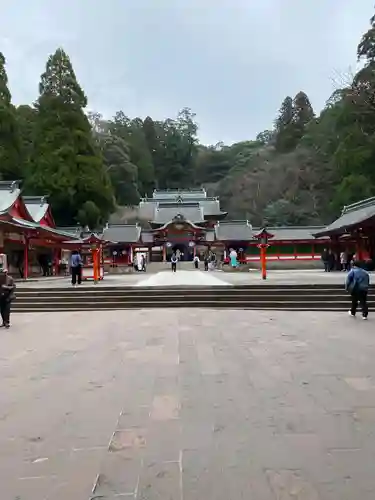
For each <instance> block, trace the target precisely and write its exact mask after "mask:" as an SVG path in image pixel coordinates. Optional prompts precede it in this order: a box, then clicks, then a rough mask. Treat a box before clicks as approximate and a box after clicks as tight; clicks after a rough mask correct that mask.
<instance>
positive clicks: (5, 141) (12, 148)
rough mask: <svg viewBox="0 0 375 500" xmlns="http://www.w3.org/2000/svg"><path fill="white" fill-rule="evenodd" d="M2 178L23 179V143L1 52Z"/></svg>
mask: <svg viewBox="0 0 375 500" xmlns="http://www.w3.org/2000/svg"><path fill="white" fill-rule="evenodd" d="M0 176H1V177H2V178H3V179H5V180H12V179H21V178H22V176H23V172H22V164H21V142H20V137H19V132H18V126H17V120H16V111H15V108H14V106H13V105H12V103H11V95H10V92H9V89H8V77H7V73H6V70H5V57H4V55H3V54H2V53H1V52H0Z"/></svg>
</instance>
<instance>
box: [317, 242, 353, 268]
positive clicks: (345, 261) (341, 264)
mask: <svg viewBox="0 0 375 500" xmlns="http://www.w3.org/2000/svg"><path fill="white" fill-rule="evenodd" d="M354 261H355V254H354V253H351V254H350V253H349V252H347V251H346V250H344V251H342V252H341V253H337V254H335V253H334V252H333V251H332V250H331V249H327V248H325V249H324V250H323V253H322V262H323V265H324V272H326V273H329V272H331V271H350V269H351V268H352V265H353V262H354Z"/></svg>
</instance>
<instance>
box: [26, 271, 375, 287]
mask: <svg viewBox="0 0 375 500" xmlns="http://www.w3.org/2000/svg"><path fill="white" fill-rule="evenodd" d="M171 274H172V272H171V270H170V268H169V267H168V268H167V269H166V270H165V271H160V272H158V273H147V274H145V273H131V274H106V275H105V278H104V280H103V281H101V282H100V283H98V284H97V285H94V283H93V282H92V281H88V282H83V284H82V287H93V286H96V287H109V286H139V284H140V282H142V281H143V282H147V281H149V280H150V282H151V286H155V285H152V283H155V276H162V278H157V279H156V281H158V280H159V279H160V281H162V282H163V281H165V280H169V278H164V276H166V277H168V276H170V275H171ZM201 274H204V275H205V276H207V279H210V280H211V279H212V280H211V281H215V282H216V280H220V281H224V282H225V283H227V284H232V285H264V286H267V285H280V284H283V285H288V284H289V285H298V284H307V285H311V284H342V285H343V284H344V281H345V273H340V272H333V273H325V272H323V271H320V270H297V269H294V270H272V271H270V272H269V273H268V275H267V280H265V281H264V280H262V279H261V276H260V272H259V271H256V270H253V271H250V272H225V271H209V272H204V271H200V270H198V271H195V270H193V269H192V270H191V271H187V270H179V271H177V273H176V275H175V279H174V281H175V282H178V281H181V280H182V281H185V282H187V284H192V283H193V282H195V283H197V284H199V282H200V281H202V280H200V279H195V278H196V277H197V276H200V275H201ZM187 275H188V278H186V276H187ZM370 275H371V281H372V283H375V280H374V273H370ZM179 276H180V277H179ZM185 284H186V283H185ZM203 284H204V285H205V286H206V285H207V283H203ZM216 284H217V283H216ZM17 286H18V287H28V288H39V287H41V286H43V287H47V288H56V287H59V288H60V287H62V288H67V287H71V282H70V278H55V279H47V280H43V279H39V280H30V281H27V282H19V283H17Z"/></svg>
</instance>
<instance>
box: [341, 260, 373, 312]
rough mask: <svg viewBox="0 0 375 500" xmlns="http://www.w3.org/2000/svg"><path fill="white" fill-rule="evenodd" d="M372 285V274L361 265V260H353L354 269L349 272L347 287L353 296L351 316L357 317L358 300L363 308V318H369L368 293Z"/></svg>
mask: <svg viewBox="0 0 375 500" xmlns="http://www.w3.org/2000/svg"><path fill="white" fill-rule="evenodd" d="M369 286H370V276H369V274H368V272H367V271H365V270H364V269H362V268H361V267H360V264H359V262H357V261H354V262H353V269H352V270H351V271H350V272H349V274H348V276H347V278H346V282H345V288H346V290H347V291H348V292H349V293H350V295H351V297H352V307H351V309H350V311H349V316H352V317H353V318H355V315H356V313H357V308H358V302H359V303H360V305H361V309H362V318H363V319H364V320H366V319H367V318H368V305H367V294H368V289H369Z"/></svg>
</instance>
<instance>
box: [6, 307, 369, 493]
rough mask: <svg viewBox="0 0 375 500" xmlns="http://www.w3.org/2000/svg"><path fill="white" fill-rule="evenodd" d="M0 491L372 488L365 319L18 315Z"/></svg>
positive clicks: (11, 341)
mask: <svg viewBox="0 0 375 500" xmlns="http://www.w3.org/2000/svg"><path fill="white" fill-rule="evenodd" d="M13 319H14V325H13V328H12V329H11V330H9V331H0V332H1V333H0V346H1V347H0V348H1V354H0V484H1V495H0V498H1V500H88V499H89V498H93V499H96V500H99V499H101V500H103V499H106V500H115V499H117V500H121V499H122V498H124V499H125V498H129V499H131V498H134V499H140V500H240V499H241V500H245V499H246V500H357V499H360V500H370V499H371V500H373V499H374V491H375V474H374V459H375V435H374V432H375V431H374V429H375V362H374V349H375V331H374V327H373V321H369V322H367V323H366V322H361V321H359V320H351V318H349V317H348V316H347V315H341V314H336V313H294V314H293V313H281V312H272V311H271V312H256V311H211V310H207V311H204V310H194V309H186V310H183V309H179V310H160V309H159V310H153V311H148V310H143V311H116V312H103V313H100V312H98V313H92V312H90V313H89V314H87V313H53V314H44V313H40V314H37V313H36V314H32V315H27V314H24V315H22V314H19V315H16V316H14V318H13Z"/></svg>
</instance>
